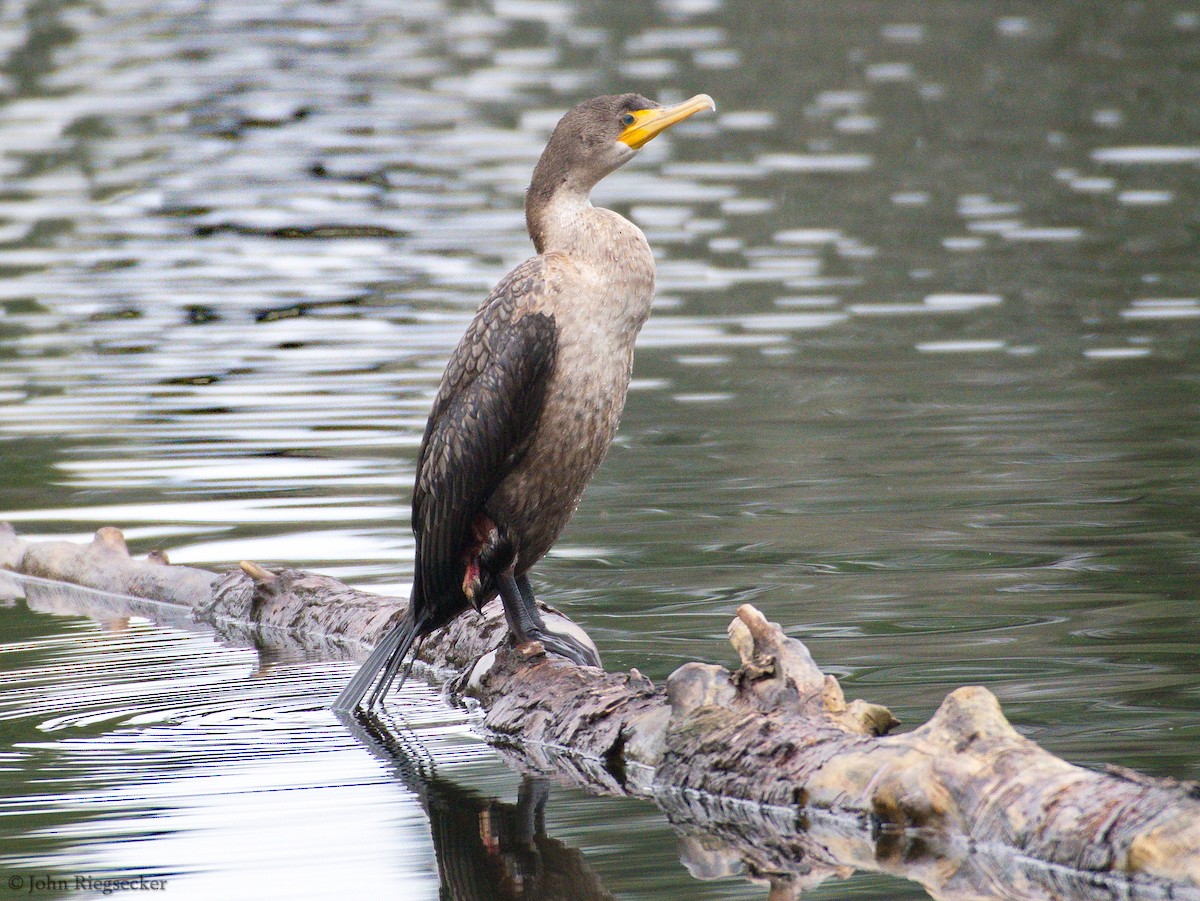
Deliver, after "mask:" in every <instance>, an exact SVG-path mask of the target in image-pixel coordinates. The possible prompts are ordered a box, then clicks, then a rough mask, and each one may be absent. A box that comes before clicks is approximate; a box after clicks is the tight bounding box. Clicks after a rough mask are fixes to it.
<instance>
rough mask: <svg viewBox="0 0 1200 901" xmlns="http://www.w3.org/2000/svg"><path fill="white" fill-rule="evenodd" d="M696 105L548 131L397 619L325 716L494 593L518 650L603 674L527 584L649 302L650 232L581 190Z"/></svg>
mask: <svg viewBox="0 0 1200 901" xmlns="http://www.w3.org/2000/svg"><path fill="white" fill-rule="evenodd" d="M705 109H716V105H715V104H714V103H713V101H712V98H710V97H708V96H707V95H706V94H700V95H697V96H695V97H693V98H692V99H690V100H687V101H684V102H683V103H680V104H677V105H675V106H668V107H663V106H659V105H658V104H657V103H655V102H654V101H652V100H647V99H646V98H645V97H642V96H640V95H638V94H619V95H614V96H606V97H597V98H595V99H594V100H589V101H587V102H586V103H581V104H580V105H579V106H577V107H575V108H574V109H572V110H571V111H570V112H568V113H567V114H566V115H565V116H563V118H562V119H561V120H560V121H559V123H558V125H557V127H556V128H555V129H554V133H553V134H552V135H551V136H550V141H549V143H548V144H547V145H546V149H545V150H544V151H543V152H542V156H541V158H540V159H539V160H538V164H537V167H536V168H535V169H534V171H533V179H532V181H531V183H530V185H529V191H528V193H527V195H526V198H525V220H526V223H527V225H528V228H529V236H530V238H532V239H533V244H534V247H535V248H536V249H537V254H538V255H537V256H535V257H532V258H531V259H528V260H526V261H525V262H524V263H522V264H521V265H519V266H518V267H517V268H516V269H514V270H513V271H512V272H510V273H509V274H508V275H507V276H505V277H504V279H503V280H502V281H501V282H500V284H498V285H497V286H496V288H495V289H494V290H493V291H492V293H491V294H490V295H489V296H488V298H487V299H486V300H485V301H484V302H483V304H482V305H481V306H480V307H479V311H478V312H477V313H476V314H475V318H474V320H473V321H472V322H471V325H470V327H469V328H468V329H467V333H466V334H465V335H464V336H463V338H462V340H461V341H460V342H459V344H458V347H457V348H456V349H455V351H454V355H453V356H452V357H451V358H450V363H449V365H448V366H447V367H446V373H445V375H444V376H443V377H442V384H441V387H440V389H439V390H438V393H437V398H436V399H435V401H434V404H433V411H432V412H431V413H430V415H429V423H428V424H427V425H426V427H425V437H424V439H423V440H422V442H421V450H420V453H419V455H418V457H417V479H416V486H415V488H414V491H413V505H412V507H413V517H412V524H413V532H414V533H415V535H416V539H417V557H416V571H415V574H414V579H413V589H412V595H411V599H410V602H409V606H408V612H407V614H406V616H405V618H404V619H403V620H402V621H401V622H400V623H399V624H398V625H397V626H396V627H395V628H394V629H393V630H392V631H391V632H390V633H388V634H387V635H386V636H385V637H384V638H383V640H382V641H380V643H379V646H378V647H376V648H375V650H374V651H373V652H372V653H371V656H370V657H369V658H368V659H367V661H366V662H365V663H364V664H363V665H362V668H361V669H360V670H359V671H358V673H357V674H356V675H355V677H354V679H353V680H351V682H350V684H349V685H348V686H347V687H346V689H345V690H344V691H343V692H342V693H341V695H339V696H338V699H337V701H336V702H335V703H334V707H335V709H338V710H351V709H353V708H355V707H357V706H358V704H359V702H360V700H361V699H362V697H363V695H364V694H365V693H366V691H367V689H368V688H370V687H371V685H372V684H373V683H375V682H376V677H377V676H379V680H378V684H376V687H375V690H374V691H373V692H372V694H371V697H370V705H371V706H374V705H375V704H376V703H377V702H378V701H379V699H380V698H382V697H383V696H384V695H385V694H387V692H388V689H389V688H390V687H391V684H392V681H393V680H394V679H395V677H396V674H397V672H398V671H399V669H400V666H401V665H402V663H403V662H404V659H405V657H406V656H407V655H408V652H409V650H410V649H411V647H412V645H413V642H414V641H416V640H417V639H418V638H420V637H422V636H425V635H428V634H429V633H431V632H433V631H434V630H435V629H438V628H440V627H442V626H444V625H445V624H446V623H448V622H450V621H451V620H452V619H454V618H455V617H457V616H458V615H459V614H461V613H463V612H465V611H466V610H468V609H469V608H471V607H475V608H476V609H479V608H481V607H482V606H483V605H484V604H485V603H487V602H488V601H489V600H491V599H492V598H493V597H495V596H496V594H497V593H498V594H499V595H500V597H501V599H502V601H503V603H504V613H505V618H506V619H507V621H508V627H509V630H510V631H511V632H512V634H513V637H514V638H515V640H516V641H517V642H518V643H523V642H526V641H529V640H531V639H537V640H538V641H541V642H542V644H543V646H544V647H545V648H546V650H548V651H553V652H555V653H558V654H561V655H563V656H565V657H568V658H569V659H571V660H573V661H575V662H576V663H578V664H580V665H593V666H599V665H600V661H599V659H598V658H597V656H596V654H595V651H594V650H593V649H592V648H590V647H588V646H586V645H584V644H582V643H581V642H579V641H578V640H577V639H575V638H573V637H571V636H568V635H563V634H560V633H555V632H550V631H548V630H547V629H546V628H545V624H544V623H543V621H542V618H541V615H540V614H539V613H538V609H537V604H536V602H535V600H534V596H533V591H532V589H531V587H530V584H529V578H528V572H529V568H530V567H531V566H533V565H534V564H535V563H537V561H538V560H540V559H541V558H542V556H543V555H544V554H545V553H546V551H548V550H549V549H550V547H551V546H552V545H553V544H554V542H555V541H556V540H557V539H558V536H559V534H560V533H561V532H562V530H563V527H564V526H566V524H567V521H568V520H570V518H571V516H572V514H573V513H574V512H575V508H576V507H577V506H578V504H579V498H580V495H581V494H582V493H583V489H584V488H585V487H586V486H587V484H588V482H589V481H590V480H591V478H592V474H593V473H594V472H595V471H596V467H598V466H599V465H600V461H601V460H602V459H603V458H604V455H605V452H606V451H607V450H608V446H609V444H610V443H611V442H612V438H613V434H614V433H615V432H616V429H617V421H618V420H619V418H620V415H621V410H622V408H623V407H624V405H625V394H626V391H627V390H628V388H629V376H630V372H631V370H632V365H633V344H634V339H635V338H636V337H637V334H638V332H639V331H640V330H641V328H642V324H643V323H644V322H645V321H646V317H647V316H648V315H649V313H650V303H651V300H652V299H653V295H654V258H653V256H652V255H651V253H650V247H649V245H648V244H647V243H646V236H645V235H643V234H642V232H641V230H640V229H639V228H638V227H637V226H635V225H634V224H633V223H631V222H629V221H628V220H626V219H623V218H622V217H621V216H618V215H617V214H616V213H614V212H612V211H611V210H605V209H598V208H596V207H593V206H592V204H591V202H590V200H589V194H590V192H591V190H592V188H593V187H595V185H596V183H597V182H599V181H600V179H602V178H604V176H606V175H608V174H609V173H610V172H613V171H614V170H616V169H617V168H618V167H620V166H622V165H623V164H624V163H626V162H628V161H629V160H630V159H631V158H632V157H633V156H634V154H635V153H636V152H637V151H638V150H639V149H640V148H641V147H642V146H643V145H644V144H645V143H646V142H647V141H649V140H650V139H651V138H653V137H654V136H655V135H657V134H659V133H660V132H662V131H663V130H664V129H666V128H668V127H670V126H671V125H674V124H675V123H677V122H681V121H683V120H684V119H686V118H688V117H689V116H691V115H693V114H695V113H698V112H700V111H701V110H705ZM381 672H382V676H380V673H381Z"/></svg>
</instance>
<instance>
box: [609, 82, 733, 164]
mask: <svg viewBox="0 0 1200 901" xmlns="http://www.w3.org/2000/svg"><path fill="white" fill-rule="evenodd" d="M716 108H717V104H716V103H714V102H713V99H712V98H711V97H709V96H708V95H707V94H697V95H696V96H695V97H692V98H691V99H689V100H685V101H683V103H677V104H675V105H674V106H663V107H655V108H653V109H643V110H635V111H634V113H633V117H634V121H633V124H632V125H630V126H629V127H628V128H626V129H625V130H624V131H623V132H621V134H620V135H618V136H617V140H618V141H621V142H623V143H625V144H627V145H628V146H630V147H632V148H633V149H634V150H638V149H639V148H641V147H642V146H643V145H644V144H645V143H646V142H647V141H649V140H650V139H651V138H653V137H654V136H655V135H657V134H659V133H660V132H663V131H665V130H666V129H668V128H670V127H671V126H672V125H674V124H675V123H676V122H682V121H683V120H684V119H687V118H690V117H691V116H694V115H696V113H698V112H701V111H702V110H714V111H715V110H716Z"/></svg>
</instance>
